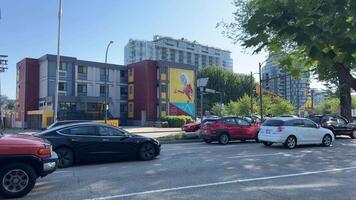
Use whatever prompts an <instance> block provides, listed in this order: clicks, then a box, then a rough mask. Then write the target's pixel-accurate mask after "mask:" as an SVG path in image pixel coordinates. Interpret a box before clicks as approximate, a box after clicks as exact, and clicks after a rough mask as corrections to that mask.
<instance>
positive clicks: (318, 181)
mask: <svg viewBox="0 0 356 200" xmlns="http://www.w3.org/2000/svg"><path fill="white" fill-rule="evenodd" d="M24 199H31V200H35V199H36V200H37V199H46V200H49V199H51V200H54V199H58V200H71V199H75V200H76V199H85V200H109V199H145V200H146V199H155V200H157V199H158V200H159V199H204V200H206V199H214V200H217V199H283V200H284V199H323V200H326V199H332V200H334V199H338V200H340V199H356V140H351V139H348V138H344V139H337V140H336V142H334V144H333V146H332V147H321V146H304V147H299V148H296V149H293V150H288V149H284V148H283V147H281V146H279V145H275V146H272V147H264V146H263V145H262V144H257V143H253V142H251V143H249V142H246V143H238V142H237V143H231V144H229V145H226V146H221V145H218V144H204V143H191V144H167V145H163V146H162V154H161V156H160V157H159V158H157V159H155V160H153V161H146V162H143V161H124V162H116V163H101V164H90V165H81V166H75V167H71V168H67V169H60V170H57V171H56V172H55V173H54V174H51V175H49V176H48V177H45V178H43V179H39V180H38V182H37V184H36V187H35V188H34V190H33V191H32V192H31V193H30V194H29V195H28V196H27V197H26V198H24Z"/></svg>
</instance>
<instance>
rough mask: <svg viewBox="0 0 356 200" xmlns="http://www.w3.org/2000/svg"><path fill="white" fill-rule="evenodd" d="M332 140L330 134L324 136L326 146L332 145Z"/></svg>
mask: <svg viewBox="0 0 356 200" xmlns="http://www.w3.org/2000/svg"><path fill="white" fill-rule="evenodd" d="M331 142H332V138H331V136H330V135H325V136H324V137H323V145H324V146H326V147H328V146H330V145H331Z"/></svg>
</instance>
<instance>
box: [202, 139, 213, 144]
mask: <svg viewBox="0 0 356 200" xmlns="http://www.w3.org/2000/svg"><path fill="white" fill-rule="evenodd" d="M203 140H204V142H205V143H207V144H210V143H211V142H212V141H211V140H209V139H203Z"/></svg>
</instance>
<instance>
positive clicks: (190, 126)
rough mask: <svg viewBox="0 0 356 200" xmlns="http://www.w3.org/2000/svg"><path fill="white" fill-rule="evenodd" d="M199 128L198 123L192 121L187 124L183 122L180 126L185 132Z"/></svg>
mask: <svg viewBox="0 0 356 200" xmlns="http://www.w3.org/2000/svg"><path fill="white" fill-rule="evenodd" d="M199 129H200V123H199V122H192V123H188V124H184V125H183V126H182V130H183V131H185V132H196V131H198V130H199Z"/></svg>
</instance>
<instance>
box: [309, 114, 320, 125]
mask: <svg viewBox="0 0 356 200" xmlns="http://www.w3.org/2000/svg"><path fill="white" fill-rule="evenodd" d="M309 119H310V120H312V121H313V122H315V123H317V124H320V123H321V117H316V116H315V117H309Z"/></svg>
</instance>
